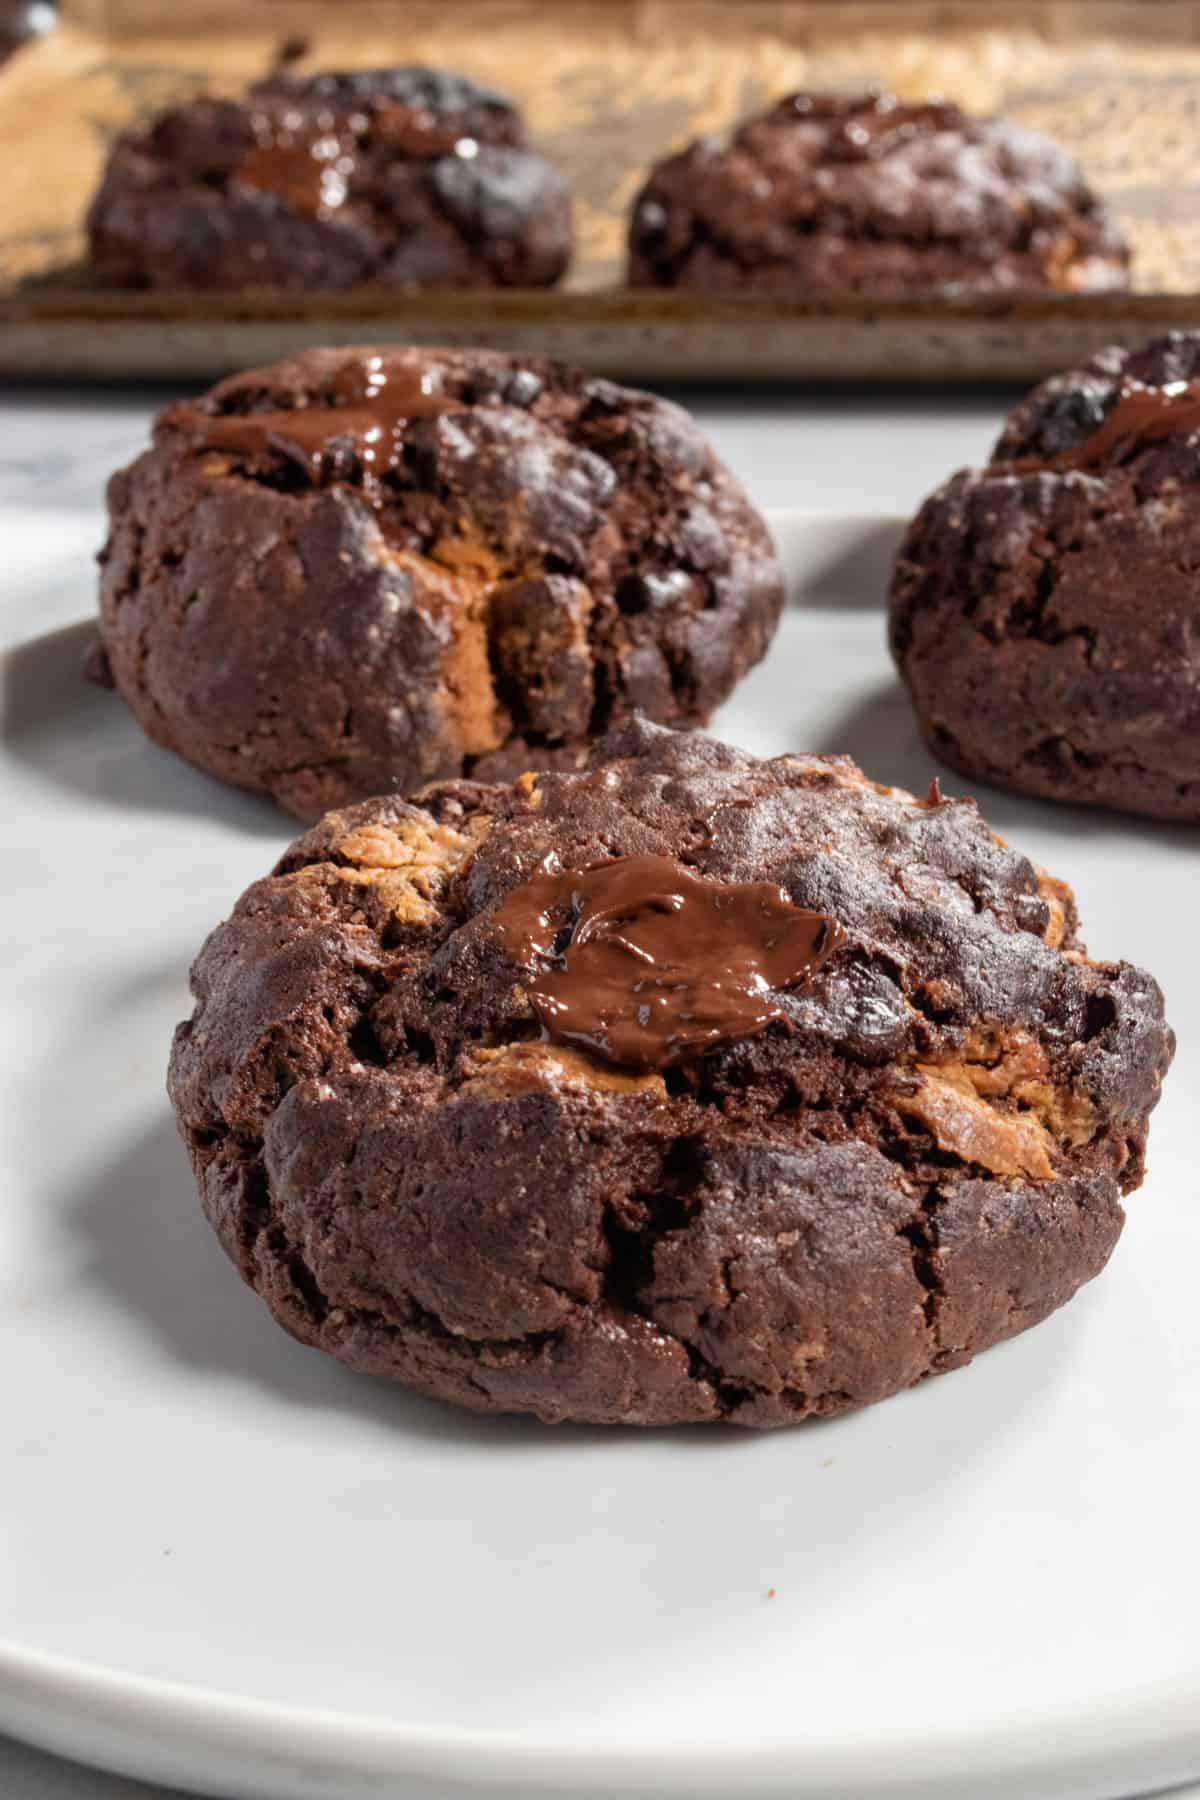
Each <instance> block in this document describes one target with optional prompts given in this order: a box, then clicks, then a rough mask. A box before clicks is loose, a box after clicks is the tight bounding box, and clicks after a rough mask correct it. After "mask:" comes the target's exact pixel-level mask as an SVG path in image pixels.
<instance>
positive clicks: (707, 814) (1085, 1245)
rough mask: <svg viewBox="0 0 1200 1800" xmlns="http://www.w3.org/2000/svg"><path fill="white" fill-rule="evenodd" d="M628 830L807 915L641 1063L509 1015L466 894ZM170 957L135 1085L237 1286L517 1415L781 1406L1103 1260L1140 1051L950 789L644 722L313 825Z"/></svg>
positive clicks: (1143, 1121)
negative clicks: (484, 778)
mask: <svg viewBox="0 0 1200 1800" xmlns="http://www.w3.org/2000/svg"><path fill="white" fill-rule="evenodd" d="M650 857H653V858H671V859H674V860H675V862H676V863H678V864H681V865H682V866H683V867H684V868H685V869H687V870H688V871H690V872H691V874H692V875H694V876H696V877H699V878H703V879H704V880H707V881H710V882H712V881H716V882H722V883H739V884H740V883H764V882H765V883H770V884H773V885H774V886H776V887H778V888H780V889H782V890H783V892H784V894H785V895H786V896H787V899H788V901H790V902H791V903H792V904H794V905H796V906H798V907H802V908H805V909H811V910H812V911H813V912H815V913H819V914H821V915H823V916H824V917H826V918H828V919H831V920H834V921H836V923H837V926H838V935H837V936H836V938H835V939H833V938H831V939H830V941H829V943H828V944H827V946H826V949H827V954H825V955H824V957H823V959H822V960H821V961H820V962H819V965H818V964H816V963H814V964H813V966H812V969H811V973H810V975H809V977H808V979H807V980H805V981H804V982H803V983H802V984H801V985H798V986H796V987H794V988H788V989H784V990H782V991H779V992H777V993H775V994H774V995H773V996H772V1001H773V1008H772V1016H771V1018H770V1019H769V1020H768V1021H766V1022H765V1023H764V1024H763V1025H762V1028H761V1029H759V1030H757V1031H756V1033H755V1035H753V1036H749V1037H746V1038H744V1039H740V1040H738V1041H732V1042H725V1043H722V1044H720V1045H719V1046H717V1047H715V1048H710V1049H706V1050H704V1051H703V1052H702V1053H700V1054H696V1055H691V1056H688V1057H687V1058H686V1059H684V1060H681V1061H679V1062H678V1063H675V1064H672V1065H671V1066H668V1067H663V1068H661V1069H652V1070H637V1069H632V1068H627V1067H620V1066H615V1065H614V1064H613V1063H612V1062H610V1061H604V1060H599V1059H598V1058H597V1057H596V1056H593V1055H591V1054H588V1053H586V1052H584V1051H581V1050H579V1049H578V1048H576V1047H574V1046H572V1045H570V1044H565V1043H562V1042H559V1041H556V1040H554V1039H552V1038H548V1037H547V1036H546V1035H545V1033H544V1032H543V1030H542V1028H541V1026H540V1025H539V1021H538V1017H537V1014H536V1012H535V1008H534V1005H533V1002H532V1000H531V997H530V991H529V990H530V978H531V975H532V974H533V973H534V971H533V969H532V968H531V967H530V966H529V962H528V958H529V955H530V951H529V948H528V941H527V940H522V939H520V938H519V937H514V935H513V934H512V933H511V932H506V931H505V930H504V929H503V928H502V924H498V915H499V914H500V913H501V909H502V908H504V907H505V904H506V902H511V899H512V896H513V895H514V893H517V892H518V891H519V890H521V889H522V888H523V887H526V886H527V884H529V883H531V882H532V881H534V880H535V878H537V877H538V876H539V874H541V873H542V872H543V871H545V870H546V869H547V868H548V867H550V868H554V869H561V870H563V871H572V870H574V871H582V870H585V869H590V868H592V867H594V866H595V865H596V864H597V863H606V862H609V861H611V860H613V859H618V858H650ZM554 923H555V925H556V928H557V929H558V930H560V931H562V932H564V933H565V935H566V936H567V938H568V939H569V937H570V933H571V932H572V930H573V929H574V923H573V921H572V918H571V917H570V916H567V915H564V916H563V917H562V918H561V919H557V920H555V921H554ZM560 947H561V946H560ZM565 966H567V967H568V968H569V967H570V959H569V957H568V958H567V962H566V965H565ZM193 989H194V993H195V997H196V1007H195V1012H194V1014H193V1016H192V1018H191V1020H190V1021H188V1022H187V1023H185V1024H183V1025H181V1026H180V1028H179V1031H178V1033H177V1037H176V1043H175V1048H174V1052H173V1057H172V1064H171V1072H170V1091H171V1096H172V1100H173V1103H174V1106H175V1111H176V1115H177V1118H178V1121H179V1125H180V1129H181V1132H182V1134H183V1136H184V1138H185V1141H186V1142H187V1145H188V1148H189V1151H190V1154H191V1158H192V1162H193V1166H194V1169H195V1173H196V1178H197V1181H198V1184H199V1188H200V1193H201V1197H202V1201H203V1205H204V1208H205V1211H206V1213H207V1215H208V1217H209V1219H210V1221H211V1222H212V1224H213V1226H214V1227H215V1229H216V1231H217V1233H218V1235H219V1237H220V1240H221V1242H222V1244H223V1245H224V1247H225V1249H226V1251H227V1252H228V1254H229V1256H230V1257H231V1258H232V1259H233V1261H234V1262H235V1263H236V1265H237V1266H238V1268H239V1269H240V1270H241V1272H242V1274H243V1276H244V1278H245V1279H246V1280H247V1281H248V1282H249V1283H250V1284H251V1285H252V1286H253V1287H255V1288H256V1289H257V1290H258V1292H259V1293H260V1295H261V1296H262V1298H263V1299H264V1300H265V1301H266V1303H267V1305H268V1306H269V1307H270V1309H271V1311H272V1312H273V1313H274V1315H275V1317H276V1318H277V1319H278V1320H279V1321H280V1323H281V1324H283V1325H284V1326H285V1327H286V1328H287V1329H288V1330H289V1331H290V1332H292V1333H293V1334H294V1335H295V1336H296V1337H298V1338H300V1339H301V1340H302V1341H303V1342H305V1343H309V1344H313V1345H317V1346H319V1347H320V1348H322V1349H324V1350H326V1351H329V1352H330V1353H332V1354H333V1355H335V1356H338V1357H340V1358H342V1359H343V1360H344V1361H346V1362H347V1363H350V1364H351V1365H353V1366H354V1367H356V1368H358V1369H361V1370H365V1371H368V1372H370V1373H373V1374H377V1375H383V1376H387V1377H391V1378H393V1379H395V1380H397V1381H400V1382H403V1383H405V1384H406V1385H407V1386H409V1387H412V1388H415V1389H417V1390H419V1391H420V1392H422V1393H426V1394H430V1395H435V1396H438V1397H441V1398H443V1399H447V1400H451V1401H455V1402H457V1403H459V1404H461V1405H463V1406H467V1407H473V1408H476V1409H480V1410H488V1411H492V1410H494V1411H516V1412H532V1413H535V1414H537V1415H538V1416H539V1417H541V1418H543V1419H545V1420H548V1421H557V1420H566V1419H576V1420H586V1421H593V1422H599V1423H635V1424H667V1423H678V1422H686V1421H709V1420H729V1421H732V1422H733V1423H736V1424H743V1425H754V1426H774V1425H784V1424H789V1423H792V1422H794V1421H797V1420H800V1419H804V1418H808V1417H813V1416H823V1415H828V1414H831V1413H836V1412H840V1411H842V1410H844V1409H846V1408H849V1407H853V1406H859V1405H863V1404H865V1403H867V1402H869V1401H873V1400H877V1399H881V1398H883V1397H884V1396H886V1395H888V1394H890V1393H893V1392H895V1391H896V1390H897V1389H899V1388H902V1387H905V1386H907V1385H909V1384H911V1383H913V1382H915V1381H919V1380H921V1379H923V1378H924V1377H925V1376H928V1375H930V1374H933V1373H937V1372H940V1371H942V1370H947V1369H952V1368H955V1367H956V1366H958V1365H959V1364H962V1363H965V1362H967V1361H968V1360H969V1359H970V1358H971V1356H972V1355H974V1354H975V1353H976V1352H977V1351H979V1350H981V1349H984V1348H986V1347H987V1346H988V1345H990V1344H992V1343H995V1342H996V1341H997V1340H999V1339H1001V1338H1004V1337H1007V1336H1010V1335H1011V1334H1013V1333H1014V1332H1017V1331H1020V1330H1023V1329H1024V1328H1025V1327H1026V1326H1028V1325H1032V1324H1034V1323H1036V1322H1037V1321H1038V1320H1039V1319H1041V1318H1043V1317H1045V1316H1046V1314H1048V1313H1049V1312H1050V1311H1052V1310H1053V1309H1054V1308H1055V1307H1056V1306H1059V1305H1061V1304H1062V1303H1063V1302H1064V1301H1065V1300H1067V1299H1068V1298H1069V1297H1070V1295H1071V1294H1072V1293H1073V1292H1074V1291H1075V1289H1076V1288H1077V1287H1078V1286H1079V1285H1080V1283H1081V1282H1084V1281H1086V1280H1088V1279H1090V1278H1091V1277H1092V1276H1093V1275H1095V1274H1096V1273H1097V1272H1098V1271H1099V1270H1100V1269H1101V1268H1102V1267H1103V1265H1104V1263H1105V1261H1106V1260H1107V1257H1108V1255H1109V1253H1110V1251H1111V1249H1112V1247H1113V1244H1114V1243H1115V1241H1116V1238H1117V1236H1118V1234H1119V1232H1120V1229H1121V1224H1122V1217H1123V1215H1122V1209H1121V1203H1120V1196H1121V1194H1122V1193H1124V1192H1128V1191H1129V1190H1130V1189H1132V1188H1134V1187H1136V1186H1137V1185H1138V1183H1139V1181H1140V1180H1141V1177H1142V1173H1143V1156H1144V1149H1145V1141H1146V1129H1147V1119H1148V1116H1149V1113H1150V1111H1151V1109H1152V1107H1153V1106H1154V1104H1155V1101H1156V1099H1157V1096H1158V1092H1159V1087H1160V1083H1161V1080H1162V1077H1163V1075H1164V1073H1165V1070H1166V1068H1167V1066H1168V1063H1169V1060H1170V1055H1171V1050H1172V1039H1171V1035H1170V1032H1169V1031H1168V1030H1167V1028H1166V1026H1165V1024H1164V1022H1163V1011H1162V997H1161V995H1160V993H1159V991H1158V988H1157V987H1156V985H1155V983H1154V982H1153V980H1152V979H1151V978H1150V977H1149V976H1148V975H1145V974H1143V973H1142V972H1141V971H1139V970H1138V969H1135V968H1133V967H1131V966H1130V965H1128V964H1126V963H1106V962H1093V961H1091V960H1089V959H1088V957H1087V956H1086V955H1085V953H1084V951H1083V949H1082V947H1081V946H1080V944H1079V942H1078V939H1077V936H1076V929H1075V910H1074V904H1073V901H1072V898H1071V895H1070V893H1069V891H1068V890H1067V889H1065V888H1064V887H1063V886H1062V884H1060V883H1058V882H1055V881H1054V880H1052V879H1051V878H1050V877H1048V876H1046V875H1044V874H1042V873H1040V872H1039V871H1038V870H1036V869H1035V868H1034V867H1033V866H1032V865H1031V864H1030V863H1029V862H1028V861H1027V860H1026V859H1025V858H1024V857H1023V856H1021V855H1019V854H1018V853H1017V852H1015V851H1013V850H1011V849H1009V848H1007V847H1006V846H1005V845H1004V844H1002V843H1001V842H999V841H998V840H997V839H996V838H995V837H993V835H992V834H991V833H990V832H989V831H988V830H987V828H986V826H985V825H984V823H983V821H982V820H981V819H980V817H979V814H978V812H977V810H976V808H975V807H974V805H973V804H972V803H971V802H970V801H961V800H956V801H942V800H940V799H938V798H937V797H936V795H931V797H930V798H929V799H927V800H918V799H915V798H914V797H913V796H911V795H909V794H906V793H904V792H902V791H900V790H897V789H887V788H880V787H877V786H876V785H875V784H873V783H871V782H870V781H868V780H867V779H866V778H865V777H864V776H863V775H862V773H861V772H860V771H859V770H858V769H857V768H856V767H855V765H854V764H853V763H852V762H850V761H849V760H848V759H847V758H843V757H828V756H786V757H782V758H778V759H775V760H772V761H760V760H758V759H756V758H754V757H751V756H748V755H745V754H743V753H741V752H739V751H735V750H733V749H730V748H729V747H728V746H726V745H723V744H720V743H718V742H716V741H715V740H713V739H711V738H707V737H704V736H702V735H700V734H679V733H674V732H669V731H666V730H663V729H661V728H658V727H654V726H652V725H649V724H647V723H645V722H642V721H631V722H629V723H627V724H625V725H623V726H622V727H620V728H619V729H618V730H616V731H615V732H613V733H612V734H611V735H610V736H609V738H608V739H607V740H606V741H605V742H604V743H603V744H601V745H599V746H598V747H597V748H596V750H595V751H594V753H593V755H592V758H591V761H590V762H589V764H588V766H587V767H586V768H585V769H584V770H582V771H576V772H570V773H564V772H551V773H548V774H544V775H542V776H540V777H536V778H534V777H532V776H526V777H524V778H522V779H521V780H519V781H518V782H516V783H514V784H513V785H511V786H507V785H499V784H491V785H487V784H482V783H475V782H465V781H458V782H445V783H441V784H438V785H435V786H433V787H431V788H429V789H428V790H427V791H426V792H425V793H424V794H422V795H421V796H419V797H418V798H417V799H416V800H415V801H413V802H404V801H402V800H399V799H395V798H385V799H376V800H372V801H367V802H364V803H362V804H360V805H358V806H356V807H354V808H352V809H350V810H349V811H347V812H343V813H335V814H332V815H330V816H329V817H327V818H325V819H323V820H322V821H321V822H320V823H319V824H318V825H317V826H316V827H314V828H313V829H312V830H311V831H309V832H308V833H307V834H306V835H305V836H303V837H301V838H300V839H298V840H297V842H296V843H295V844H294V845H293V846H292V847H291V849H290V850H289V851H288V852H287V854H286V855H285V856H284V858H283V859H282V861H281V862H280V863H279V865H278V866H277V868H276V870H275V871H274V873H273V874H271V875H270V876H268V877H266V878H265V879H263V880H261V881H259V882H256V883H255V884H254V886H252V887H251V888H250V889H249V890H248V891H247V892H246V894H244V895H243V897H242V899H241V900H240V901H239V902H238V905H237V906H236V908H235V910H234V912H233V915H232V917H231V918H230V919H229V920H228V921H227V922H226V923H225V924H223V925H221V926H219V927H218V928H217V930H216V931H215V932H214V933H213V934H212V936H211V937H210V939H209V941H208V943H207V944H206V945H205V947H204V949H203V950H202V952H201V954H200V956H199V958H198V960H197V963H196V966H195V969H194V971H193Z"/></svg>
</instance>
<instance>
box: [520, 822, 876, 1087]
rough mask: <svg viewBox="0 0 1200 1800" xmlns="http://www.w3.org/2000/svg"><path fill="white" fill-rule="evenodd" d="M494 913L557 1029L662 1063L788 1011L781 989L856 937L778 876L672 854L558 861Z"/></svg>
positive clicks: (639, 1064)
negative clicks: (737, 877) (746, 876)
mask: <svg viewBox="0 0 1200 1800" xmlns="http://www.w3.org/2000/svg"><path fill="white" fill-rule="evenodd" d="M493 924H494V927H495V930H496V931H497V933H498V934H499V935H500V936H501V937H502V938H503V939H504V940H505V945H506V948H507V949H508V951H509V953H510V955H511V956H512V958H513V960H514V962H517V963H520V964H522V965H525V966H526V967H531V968H532V974H531V975H530V977H529V978H528V979H527V980H526V982H525V986H526V988H527V990H528V993H529V996H530V999H531V1000H532V1002H533V1006H534V1010H535V1012H536V1014H537V1016H538V1019H539V1021H540V1023H541V1025H542V1028H543V1030H544V1031H545V1032H546V1034H547V1036H548V1037H550V1038H552V1039H556V1040H558V1041H560V1042H563V1043H567V1044H574V1045H577V1046H579V1047H581V1048H583V1049H585V1050H588V1051H590V1052H591V1053H592V1055H594V1056H598V1057H600V1058H601V1059H602V1060H603V1061H605V1062H608V1063H617V1064H621V1065H623V1066H625V1067H628V1068H635V1069H663V1068H666V1067H668V1066H669V1065H670V1064H672V1063H677V1062H681V1061H683V1060H685V1059H686V1058H688V1057H693V1056H699V1055H702V1054H703V1053H704V1051H706V1050H709V1049H712V1048H713V1047H714V1046H715V1045H718V1044H727V1043H731V1042H735V1041H736V1040H737V1039H739V1038H746V1037H753V1036H755V1035H757V1033H759V1032H761V1031H763V1030H764V1029H765V1028H766V1026H768V1025H769V1024H771V1022H772V1021H773V1020H776V1019H780V1018H783V1017H784V1016H785V1014H784V1010H783V1008H782V1007H781V1005H780V1003H779V999H778V992H779V990H780V989H783V988H789V987H794V986H796V985H797V984H799V983H801V982H804V981H807V980H808V979H809V978H810V977H811V976H812V975H813V974H814V973H815V972H816V971H817V970H818V969H819V968H820V967H821V965H822V964H823V963H824V962H825V961H826V960H827V959H828V958H829V957H830V956H831V955H832V954H833V952H834V951H835V950H836V949H837V948H838V946H839V945H840V944H841V943H842V942H843V941H844V933H843V932H842V930H841V927H840V926H839V925H837V924H836V923H835V921H834V920H832V919H830V918H828V917H826V915H825V914H824V913H818V912H810V911H809V910H807V909H806V908H804V907H800V906H794V905H793V904H792V902H791V901H790V900H789V899H788V897H787V895H786V893H785V892H784V891H783V889H782V888H779V887H776V886H773V885H772V884H771V883H769V882H757V881H756V882H722V881H713V880H710V879H708V878H706V877H702V876H699V875H696V874H694V873H693V872H692V871H691V870H690V869H687V868H685V867H684V866H683V865H682V864H681V863H678V862H676V861H675V860H674V859H673V858H671V857H666V856H628V857H620V858H618V859H617V860H615V861H613V862H607V863H599V864H596V865H594V866H593V867H591V868H588V869H583V870H574V871H566V872H564V871H557V870H555V871H548V872H546V873H543V874H540V875H536V876H534V878H533V879H532V880H531V881H528V882H525V883H524V884H523V885H522V886H521V887H518V888H516V889H514V891H513V892H512V893H510V894H509V895H508V896H507V898H506V899H505V900H504V901H503V902H502V903H501V905H500V906H499V908H498V909H497V911H496V913H495V915H494V918H493Z"/></svg>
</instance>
